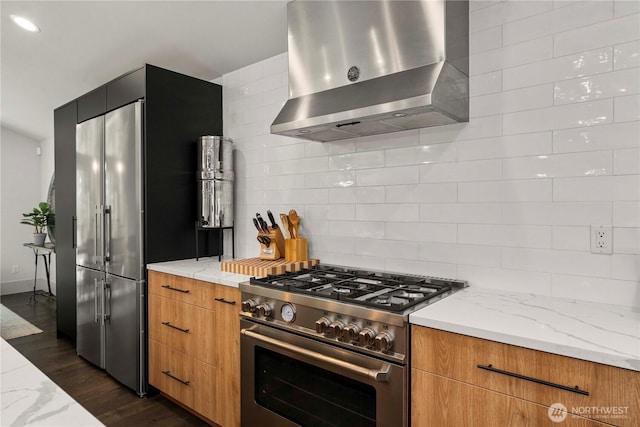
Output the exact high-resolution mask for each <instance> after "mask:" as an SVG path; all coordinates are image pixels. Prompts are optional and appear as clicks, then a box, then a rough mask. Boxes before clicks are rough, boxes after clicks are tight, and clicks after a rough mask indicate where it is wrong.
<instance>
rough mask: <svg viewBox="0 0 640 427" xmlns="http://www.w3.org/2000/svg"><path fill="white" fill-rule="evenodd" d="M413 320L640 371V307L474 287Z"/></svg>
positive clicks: (211, 278) (236, 278)
mask: <svg viewBox="0 0 640 427" xmlns="http://www.w3.org/2000/svg"><path fill="white" fill-rule="evenodd" d="M148 269H149V270H154V271H160V272H163V273H169V274H175V275H178V276H183V277H190V278H194V279H198V280H203V281H206V282H213V283H219V284H223V285H227V286H232V287H236V288H237V287H238V284H239V283H240V282H244V281H248V280H249V278H250V277H251V276H247V275H243V274H236V273H227V272H224V271H221V270H220V262H218V259H217V258H200V260H199V261H196V260H195V259H190V260H181V261H169V262H162V263H155V264H149V265H148ZM409 322H410V323H413V324H416V325H421V326H428V327H432V328H436V329H442V330H445V331H449V332H456V333H459V334H464V335H469V336H473V337H477V338H484V339H488V340H493V341H498V342H501V343H505V344H512V345H517V346H521V347H526V348H530V349H534V350H540V351H546V352H549V353H554V354H560V355H563V356H570V357H575V358H577V359H583V360H589V361H592V362H598V363H603V364H606V365H611V366H617V367H621V368H626V369H633V370H636V371H640V309H633V308H629V307H623V306H616V305H606V304H597V303H589V302H579V301H575V300H568V299H562V298H554V297H546V296H539V295H532V294H524V293H517V292H507V291H498V290H491V289H485V288H472V287H471V288H465V289H463V290H462V291H459V292H457V293H455V294H453V295H451V296H448V297H446V298H444V299H442V300H440V301H437V302H435V303H433V304H431V305H428V306H427V307H424V308H422V309H420V310H418V311H416V312H415V313H412V314H411V315H410V316H409Z"/></svg>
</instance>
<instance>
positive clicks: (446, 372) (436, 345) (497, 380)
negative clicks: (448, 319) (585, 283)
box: [411, 326, 640, 426]
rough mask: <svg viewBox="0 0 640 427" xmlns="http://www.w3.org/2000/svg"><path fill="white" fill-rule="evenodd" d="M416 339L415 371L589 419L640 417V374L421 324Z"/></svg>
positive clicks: (628, 422)
mask: <svg viewBox="0 0 640 427" xmlns="http://www.w3.org/2000/svg"><path fill="white" fill-rule="evenodd" d="M411 339H412V341H411V344H412V357H411V363H412V365H411V366H412V368H415V369H419V370H421V371H425V372H431V373H434V374H437V375H441V376H444V377H447V378H452V379H455V380H458V381H462V382H465V383H468V384H473V385H478V386H480V387H484V388H487V389H490V390H494V391H497V392H501V393H505V394H508V395H511V396H515V397H518V398H522V399H525V400H528V401H531V402H536V403H539V404H541V405H545V406H547V407H548V406H549V405H551V404H553V403H562V404H563V405H565V406H566V407H567V408H568V409H569V410H570V411H571V410H572V409H573V410H574V412H576V413H578V414H581V415H584V416H592V417H595V418H597V416H596V415H595V414H591V415H589V414H587V413H585V412H586V411H590V410H589V409H588V408H594V407H595V408H603V409H602V410H604V411H607V410H608V411H612V410H616V411H623V412H624V414H623V415H624V416H623V417H620V418H616V419H615V420H613V421H611V422H612V423H614V424H616V425H625V426H626V425H629V426H630V425H634V424H635V421H636V420H638V419H640V408H639V407H640V403H639V402H640V372H636V371H631V370H627V369H621V368H616V367H613V366H608V365H602V364H599V363H593V362H588V361H584V360H579V359H574V358H571V357H566V356H559V355H555V354H550V353H545V352H542V351H537V350H531V349H526V348H522V347H517V346H513V345H508V344H502V343H497V342H494V341H489V340H484V339H479V338H473V337H469V336H465V335H460V334H455V333H450V332H445V331H441V330H437V329H430V328H424V327H420V326H412V338H411ZM478 365H481V366H482V367H484V368H481V367H479V366H478ZM509 374H516V375H520V376H522V377H525V378H522V377H521V378H517V377H515V376H511V375H509ZM538 380H539V381H543V382H545V383H544V384H543V383H539V382H536V381H538ZM559 386H563V387H567V388H568V389H562V388H560V387H559ZM576 387H577V388H578V389H579V390H580V391H586V392H588V395H584V394H579V393H577V392H576V391H577V390H575V388H576ZM571 389H573V390H571ZM585 408H587V409H585ZM620 408H622V409H620Z"/></svg>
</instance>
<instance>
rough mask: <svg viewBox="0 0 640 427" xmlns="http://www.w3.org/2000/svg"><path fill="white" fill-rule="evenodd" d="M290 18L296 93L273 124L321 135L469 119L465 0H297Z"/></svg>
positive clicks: (284, 131) (274, 129)
mask: <svg viewBox="0 0 640 427" xmlns="http://www.w3.org/2000/svg"><path fill="white" fill-rule="evenodd" d="M288 26H289V95H290V99H289V100H288V101H287V102H286V104H285V105H284V107H283V108H282V110H281V111H280V113H279V114H278V116H277V117H276V119H275V121H274V122H273V124H272V125H271V133H274V134H279V135H287V136H292V137H297V138H303V139H309V140H313V141H322V142H324V141H335V140H339V139H347V138H354V137H359V136H366V135H376V134H381V133H388V132H397V131H402V130H407V129H415V128H423V127H430V126H440V125H446V124H452V123H458V122H466V121H468V120H469V77H468V74H469V71H468V70H469V4H468V1H466V0H465V1H460V0H449V1H445V0H426V1H335V2H328V1H294V2H291V3H289V5H288ZM356 76H357V77H356ZM350 80H352V81H350Z"/></svg>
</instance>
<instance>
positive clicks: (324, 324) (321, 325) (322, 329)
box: [316, 317, 331, 334]
mask: <svg viewBox="0 0 640 427" xmlns="http://www.w3.org/2000/svg"><path fill="white" fill-rule="evenodd" d="M330 324H331V320H329V319H327V318H326V317H321V318H319V319H318V320H316V332H317V333H319V334H326V333H327V331H328V330H329V325H330Z"/></svg>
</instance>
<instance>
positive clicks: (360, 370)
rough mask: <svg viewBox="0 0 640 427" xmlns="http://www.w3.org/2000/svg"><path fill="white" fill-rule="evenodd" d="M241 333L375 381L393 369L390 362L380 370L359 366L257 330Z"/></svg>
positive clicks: (382, 380) (247, 330)
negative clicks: (265, 334) (262, 333)
mask: <svg viewBox="0 0 640 427" xmlns="http://www.w3.org/2000/svg"><path fill="white" fill-rule="evenodd" d="M240 333H241V334H242V335H245V336H247V337H249V338H253V339H255V340H258V341H262V342H264V343H267V344H270V345H273V346H275V347H278V348H281V349H284V350H289V351H291V352H293V353H296V354H299V355H302V356H306V357H308V358H310V359H314V360H316V361H318V362H324V363H328V364H330V365H333V366H338V367H340V368H342V369H344V370H346V371H348V372H351V373H353V374H356V375H359V376H364V377H367V378H369V379H372V380H374V381H378V382H385V381H387V380H388V379H389V372H390V371H391V365H389V364H388V363H385V364H384V365H383V366H382V368H381V369H379V370H375V369H369V368H365V367H363V366H359V365H356V364H353V363H350V362H345V361H344V360H340V359H336V358H335V357H330V356H325V355H324V354H319V353H316V352H314V351H311V350H307V349H306V348H302V347H298V346H296V345H292V344H288V343H285V342H282V341H279V340H277V339H275V338H271V337H267V336H264V335H261V334H258V333H256V332H253V331H252V330H250V329H242V330H241V331H240Z"/></svg>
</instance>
